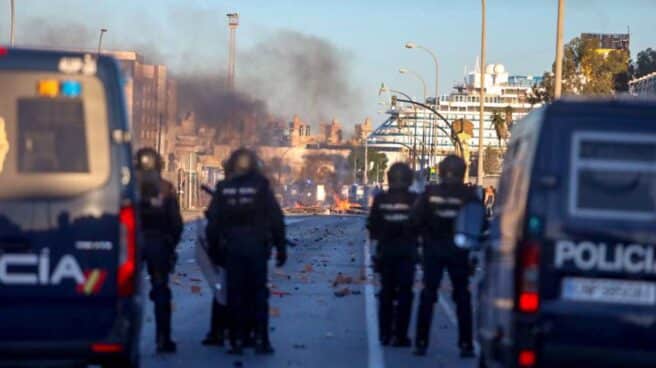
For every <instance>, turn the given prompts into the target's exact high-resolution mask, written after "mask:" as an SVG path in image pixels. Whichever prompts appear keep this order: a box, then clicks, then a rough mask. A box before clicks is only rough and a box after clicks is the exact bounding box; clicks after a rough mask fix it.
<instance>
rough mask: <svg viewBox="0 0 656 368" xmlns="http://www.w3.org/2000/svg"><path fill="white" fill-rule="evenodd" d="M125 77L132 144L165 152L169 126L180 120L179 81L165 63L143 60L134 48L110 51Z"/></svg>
mask: <svg viewBox="0 0 656 368" xmlns="http://www.w3.org/2000/svg"><path fill="white" fill-rule="evenodd" d="M106 53H107V54H110V55H112V56H114V57H115V58H116V59H117V60H118V61H119V64H120V65H121V69H122V72H123V76H124V77H125V87H124V88H125V100H126V106H127V110H128V111H127V112H128V118H129V121H130V124H131V125H130V126H131V131H132V139H133V147H134V148H135V149H138V148H141V147H153V148H155V149H157V150H158V151H159V152H162V153H165V152H166V151H167V150H166V147H165V146H166V137H167V133H166V132H167V128H168V127H169V126H170V125H171V123H172V122H173V123H174V124H175V122H176V120H177V91H176V84H175V82H173V81H172V80H171V79H170V78H168V72H167V68H166V66H164V65H152V64H147V63H145V62H144V59H143V56H142V55H140V54H139V53H137V52H134V51H109V52H106Z"/></svg>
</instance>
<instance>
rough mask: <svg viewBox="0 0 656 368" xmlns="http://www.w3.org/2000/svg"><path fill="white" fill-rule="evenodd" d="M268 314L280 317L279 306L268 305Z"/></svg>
mask: <svg viewBox="0 0 656 368" xmlns="http://www.w3.org/2000/svg"><path fill="white" fill-rule="evenodd" d="M269 316H271V317H280V308H278V307H270V308H269Z"/></svg>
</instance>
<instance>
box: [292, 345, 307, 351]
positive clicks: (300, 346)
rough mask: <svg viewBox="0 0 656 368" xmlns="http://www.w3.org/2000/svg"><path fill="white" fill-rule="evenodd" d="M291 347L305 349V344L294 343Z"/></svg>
mask: <svg viewBox="0 0 656 368" xmlns="http://www.w3.org/2000/svg"><path fill="white" fill-rule="evenodd" d="M292 347H293V348H294V349H298V350H302V349H306V347H305V344H294V345H292Z"/></svg>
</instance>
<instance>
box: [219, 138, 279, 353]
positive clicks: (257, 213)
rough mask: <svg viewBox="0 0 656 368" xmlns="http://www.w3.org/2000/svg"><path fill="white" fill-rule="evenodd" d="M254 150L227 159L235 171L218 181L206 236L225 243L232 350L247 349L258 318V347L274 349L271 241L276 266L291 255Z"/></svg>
mask: <svg viewBox="0 0 656 368" xmlns="http://www.w3.org/2000/svg"><path fill="white" fill-rule="evenodd" d="M257 162H258V160H257V156H256V155H255V153H254V152H252V151H250V150H248V149H245V148H240V149H238V150H236V151H234V152H233V153H232V154H231V156H230V158H229V160H228V163H227V166H228V168H229V169H228V171H229V172H230V173H231V175H230V176H229V177H228V178H226V179H225V180H223V181H221V182H219V183H218V184H217V186H216V191H215V198H213V202H215V204H214V205H213V206H212V207H210V211H209V212H208V225H207V239H208V241H209V242H210V243H211V244H212V243H216V242H217V241H219V239H221V240H220V241H222V242H224V243H223V244H225V266H226V272H227V274H226V275H227V284H228V285H227V287H228V296H227V297H228V310H229V318H230V324H231V326H230V344H231V349H230V350H229V353H231V354H236V355H241V354H243V347H244V340H245V339H246V338H247V335H248V331H249V329H250V328H249V326H250V324H251V321H252V320H253V318H252V317H253V315H254V320H255V352H256V353H258V354H271V353H273V352H274V350H273V347H272V346H271V342H270V340H269V303H268V298H269V290H268V289H267V277H268V271H267V263H268V259H269V258H270V256H271V248H270V243H273V246H275V247H276V250H277V252H276V266H278V267H281V266H282V265H284V264H285V262H286V260H287V252H286V242H285V224H284V218H283V214H282V211H281V209H280V206H279V205H278V202H277V201H276V199H275V196H274V194H273V191H272V190H271V187H270V185H269V182H268V180H267V179H266V178H265V177H264V176H263V175H262V174H261V173H260V172H259V170H258V167H257Z"/></svg>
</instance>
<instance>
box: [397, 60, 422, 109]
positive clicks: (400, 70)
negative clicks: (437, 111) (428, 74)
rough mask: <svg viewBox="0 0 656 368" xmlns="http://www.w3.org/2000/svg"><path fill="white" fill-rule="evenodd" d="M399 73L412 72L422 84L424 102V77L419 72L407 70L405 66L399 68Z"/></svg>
mask: <svg viewBox="0 0 656 368" xmlns="http://www.w3.org/2000/svg"><path fill="white" fill-rule="evenodd" d="M399 73H401V74H412V75H414V76H415V77H416V78H417V79H419V81H420V82H421V84H422V85H423V86H424V102H426V81H425V80H424V78H423V77H422V76H421V75H420V74H419V73H417V72H414V71H412V70H409V69H406V68H400V69H399Z"/></svg>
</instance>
